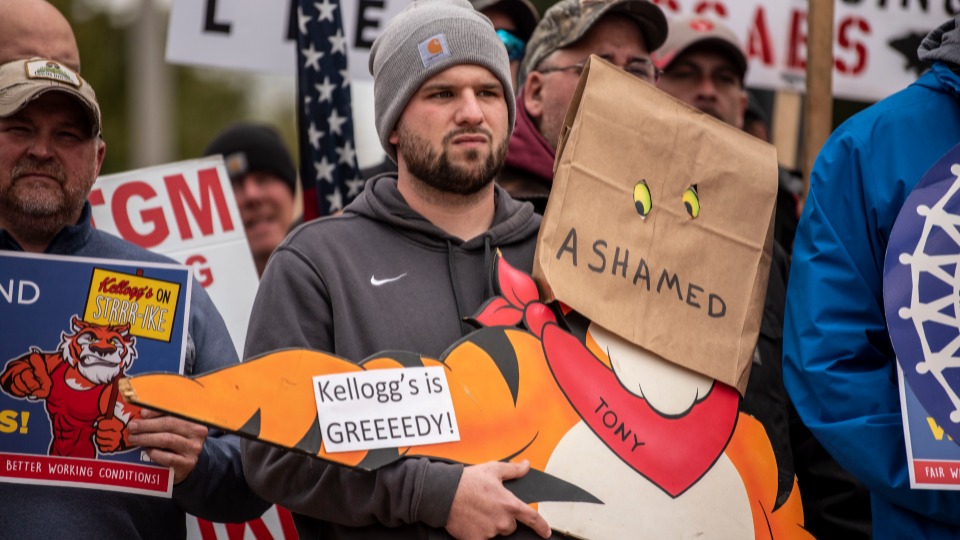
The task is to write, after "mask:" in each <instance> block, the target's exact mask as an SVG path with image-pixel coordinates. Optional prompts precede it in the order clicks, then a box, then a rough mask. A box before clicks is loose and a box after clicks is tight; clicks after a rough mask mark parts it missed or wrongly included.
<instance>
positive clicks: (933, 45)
mask: <svg viewBox="0 0 960 540" xmlns="http://www.w3.org/2000/svg"><path fill="white" fill-rule="evenodd" d="M917 56H918V57H919V58H920V60H922V61H924V62H934V61H938V60H939V61H941V62H947V63H950V64H953V65H954V66H960V15H957V16H956V17H954V18H953V19H951V20H949V21H947V22H945V23H943V24H942V25H940V27H939V28H937V29H936V30H934V31H933V32H930V33H929V34H927V37H925V38H923V41H922V42H921V43H920V47H919V48H918V49H917Z"/></svg>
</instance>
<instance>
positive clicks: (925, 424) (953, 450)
mask: <svg viewBox="0 0 960 540" xmlns="http://www.w3.org/2000/svg"><path fill="white" fill-rule="evenodd" d="M897 372H898V374H899V378H898V382H899V386H900V406H901V409H902V411H903V414H902V416H903V435H904V440H905V441H906V443H907V463H908V466H907V470H908V471H910V487H911V488H913V489H950V490H960V445H957V444H956V443H955V442H954V439H953V437H951V436H950V435H948V434H947V432H946V430H945V429H944V428H943V427H942V426H941V425H940V424H939V423H938V422H937V420H936V419H935V418H934V417H933V416H930V414H929V413H928V412H927V410H926V409H924V408H923V405H922V404H921V403H920V400H919V399H918V398H917V394H916V392H914V391H913V389H912V388H911V387H910V385H909V384H907V382H906V379H905V378H904V375H903V367H902V365H899V364H898V365H897Z"/></svg>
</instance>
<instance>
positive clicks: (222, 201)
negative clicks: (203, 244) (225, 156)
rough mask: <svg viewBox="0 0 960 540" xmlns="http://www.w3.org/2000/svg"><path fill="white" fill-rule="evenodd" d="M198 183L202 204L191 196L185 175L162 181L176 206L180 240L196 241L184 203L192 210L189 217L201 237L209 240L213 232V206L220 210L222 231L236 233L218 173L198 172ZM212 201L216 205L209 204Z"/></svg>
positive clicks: (165, 178) (174, 208) (174, 207)
mask: <svg viewBox="0 0 960 540" xmlns="http://www.w3.org/2000/svg"><path fill="white" fill-rule="evenodd" d="M199 179H200V187H199V189H198V190H197V195H198V196H199V197H198V198H199V199H200V200H199V201H198V200H197V199H194V198H193V194H192V193H191V192H190V188H189V187H188V186H187V181H186V180H185V179H184V178H183V175H182V174H176V175H172V176H164V177H163V181H164V183H165V184H166V185H167V193H169V194H170V202H171V204H172V205H173V215H174V217H175V218H176V220H177V227H178V228H179V229H180V238H182V239H184V240H189V239H191V238H193V231H192V230H191V228H190V222H189V221H187V212H186V209H185V208H184V202H186V204H187V206H189V207H190V213H191V214H192V215H193V218H194V219H195V220H196V222H197V225H198V226H199V227H200V234H201V235H202V236H210V235H212V234H213V232H214V231H213V214H212V210H213V208H212V206H213V204H216V206H217V214H218V215H219V216H220V220H221V225H222V226H223V230H224V231H232V230H233V220H231V219H230V212H229V211H228V210H227V200H226V198H225V197H224V194H223V189H221V186H220V177H219V176H217V169H215V168H211V169H203V170H202V171H200V172H199ZM211 200H212V201H213V204H210V202H211Z"/></svg>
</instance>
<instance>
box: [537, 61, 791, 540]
mask: <svg viewBox="0 0 960 540" xmlns="http://www.w3.org/2000/svg"><path fill="white" fill-rule="evenodd" d="M776 188H777V185H776V157H775V152H774V150H773V148H772V147H771V146H769V145H767V144H765V143H762V142H760V141H759V140H757V139H755V138H753V137H751V136H749V135H747V134H745V133H743V132H742V131H740V130H737V129H734V128H732V127H730V126H727V125H725V124H724V123H722V122H719V121H717V120H716V119H715V118H712V117H710V116H708V115H705V114H703V113H701V112H699V111H696V110H694V109H691V108H690V107H688V106H687V105H685V104H683V103H681V102H679V101H677V100H675V99H673V98H670V97H669V96H666V95H664V94H663V93H661V92H659V91H657V90H656V89H655V88H653V87H652V86H651V85H649V84H646V83H644V82H641V81H638V80H637V79H636V78H634V77H631V76H629V75H628V74H626V73H625V72H623V71H622V70H618V69H615V68H613V67H612V66H611V65H610V64H608V63H607V62H604V61H603V60H602V59H599V58H597V57H591V59H590V61H589V62H588V63H587V65H586V66H585V68H584V73H583V75H582V77H581V79H580V82H579V85H578V87H577V90H576V93H575V95H574V100H573V103H571V106H570V108H569V109H568V111H567V115H566V118H565V121H564V125H563V128H562V132H561V135H560V141H559V144H558V158H557V161H556V164H555V175H554V185H553V190H552V192H551V195H550V200H549V203H548V205H547V210H546V213H545V215H544V220H543V224H542V226H541V231H540V236H539V239H538V246H537V256H536V259H535V262H534V277H535V278H536V279H537V282H538V285H539V286H540V288H541V293H542V296H543V297H544V298H545V299H547V300H550V299H556V300H559V301H560V302H562V304H564V305H565V306H568V307H569V310H570V312H569V313H567V316H566V319H567V320H566V325H567V326H568V327H569V328H571V329H574V328H576V327H578V326H579V327H581V328H584V330H582V331H580V332H577V331H575V330H574V331H573V334H574V335H579V336H580V339H578V340H575V341H571V340H569V339H566V340H560V339H554V338H551V337H550V336H548V335H547V333H546V332H545V333H544V338H543V341H544V351H545V354H546V356H547V359H548V362H551V364H552V361H551V356H553V355H561V354H566V355H570V354H571V353H570V352H569V351H570V350H575V351H580V352H579V353H578V354H579V356H580V357H582V358H583V359H584V366H583V369H584V372H583V375H582V376H581V377H579V380H576V378H574V379H573V380H570V381H568V382H567V383H565V382H564V381H563V380H561V379H559V378H558V383H559V384H560V386H561V388H563V389H564V392H565V393H566V394H567V396H568V397H570V398H571V403H572V404H573V406H574V407H575V408H576V409H577V411H578V413H579V414H580V416H581V418H582V419H583V422H581V424H580V425H578V426H576V427H574V428H573V429H571V430H570V431H569V432H568V433H567V434H566V435H565V437H564V439H563V440H562V441H561V442H560V444H559V445H558V447H557V449H556V450H555V451H554V453H553V455H552V456H551V458H550V461H549V463H548V465H547V468H546V471H547V472H548V473H550V474H553V475H555V476H558V477H560V478H562V479H565V480H568V481H571V482H573V483H575V484H577V485H580V486H581V487H584V488H585V489H587V490H588V491H591V493H593V494H594V495H595V496H597V497H598V498H600V499H602V500H604V501H605V506H604V508H603V509H602V510H600V511H597V510H596V509H593V511H587V510H586V509H585V505H576V504H569V503H542V504H541V505H540V511H541V513H542V514H543V515H544V516H545V517H546V518H547V519H548V520H549V521H550V523H551V525H552V526H553V527H555V528H559V529H560V530H564V531H567V532H570V533H572V534H574V535H584V536H587V537H591V538H617V537H626V536H638V535H639V536H642V533H644V532H646V533H649V534H656V535H658V536H661V537H688V536H692V535H696V534H707V535H710V536H714V537H720V538H745V537H757V538H768V537H774V538H795V537H798V536H808V535H807V533H806V532H805V531H804V530H803V528H802V526H803V515H802V507H801V504H800V500H799V493H798V488H797V486H796V483H795V481H794V482H791V484H790V485H789V486H788V487H787V490H786V496H782V497H778V471H777V466H778V463H777V459H776V456H775V455H774V453H773V450H772V448H771V446H770V442H769V440H768V437H767V435H766V432H765V430H764V428H763V426H762V425H761V424H760V423H759V422H758V421H757V420H756V419H754V418H752V417H750V416H749V415H746V414H743V413H740V412H739V410H738V406H739V395H738V392H739V393H740V394H742V393H743V392H744V391H745V389H746V386H747V381H748V380H749V373H750V367H751V364H752V360H753V357H754V354H755V350H756V344H757V337H758V333H759V329H760V324H761V314H762V308H763V301H764V294H765V291H766V287H767V280H768V275H769V268H770V250H771V243H772V236H771V233H772V230H771V228H770V224H771V222H772V219H773V212H774V201H775V196H776ZM744 209H749V211H744ZM578 343H579V345H578ZM584 350H586V351H588V352H587V353H585V352H583V351H584ZM564 351H567V352H564ZM598 365H602V366H604V369H601V370H597V369H596V368H597V366H598ZM555 375H556V372H555ZM594 378H595V379H594ZM568 385H570V386H571V388H572V389H569V390H568ZM584 388H586V390H584ZM571 396H575V397H571ZM576 396H579V397H576ZM648 409H649V410H651V411H653V413H654V414H647V410H648ZM690 432H694V433H697V437H696V442H694V443H691V442H690V441H689V439H685V438H684V437H683V436H682V434H685V433H686V434H689V433H690ZM628 433H631V434H635V433H643V434H645V435H644V436H645V437H648V438H647V440H646V441H640V440H638V441H634V442H635V443H637V444H636V445H630V444H626V445H624V444H620V441H621V440H622V439H623V438H624V436H625V435H626V434H628ZM651 434H653V435H651ZM655 434H659V436H656V435H655ZM631 436H632V435H631ZM641 442H642V443H643V444H644V445H652V444H656V445H657V448H658V454H659V455H670V456H671V459H672V461H669V460H667V459H664V460H663V462H664V463H667V462H669V463H671V464H673V465H671V468H669V469H667V467H666V466H658V465H656V464H653V465H651V464H650V463H648V462H647V461H638V460H635V459H634V458H633V456H632V454H634V453H637V452H638V451H639V448H640V446H639V445H640V443H641ZM651 461H653V462H657V461H658V460H651ZM626 493H630V494H631V497H632V498H631V497H626V496H625V494H626ZM637 494H642V495H641V499H642V500H643V503H642V507H643V511H637V508H636V506H632V505H623V504H618V501H635V500H636V496H637ZM778 498H779V499H780V500H779V501H778ZM628 506H629V507H628ZM598 528H600V529H599V530H598ZM588 531H589V532H588Z"/></svg>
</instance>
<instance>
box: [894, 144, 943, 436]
mask: <svg viewBox="0 0 960 540" xmlns="http://www.w3.org/2000/svg"><path fill="white" fill-rule="evenodd" d="M883 303H884V310H885V314H886V318H887V328H888V329H889V331H890V340H891V341H892V343H893V348H894V351H895V352H896V354H897V359H898V361H899V362H900V365H901V366H902V368H903V373H904V376H905V377H906V382H907V384H909V385H910V388H911V389H912V390H913V392H914V393H915V394H916V395H917V397H919V399H920V402H921V404H922V405H923V407H924V408H925V409H926V410H927V412H928V413H929V414H930V416H932V417H933V418H934V419H935V420H936V421H937V423H938V424H940V426H941V427H943V429H944V430H945V431H946V432H947V434H948V435H950V436H951V437H952V438H953V440H954V441H955V442H958V444H960V145H957V146H955V147H953V148H952V149H951V150H950V151H949V152H947V153H946V154H945V155H944V156H943V157H941V158H940V159H939V160H938V161H937V162H936V163H935V164H934V165H933V166H932V167H931V168H930V170H928V171H927V172H926V174H924V176H923V178H922V179H921V180H920V182H919V183H918V184H917V186H916V187H915V188H914V190H913V191H912V192H911V193H910V195H909V196H908V197H907V200H906V202H905V203H904V205H903V207H902V208H901V210H900V214H899V215H898V216H897V221H896V223H895V224H894V226H893V230H892V231H891V233H890V241H889V244H888V245H887V253H886V257H885V260H884V267H883Z"/></svg>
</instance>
